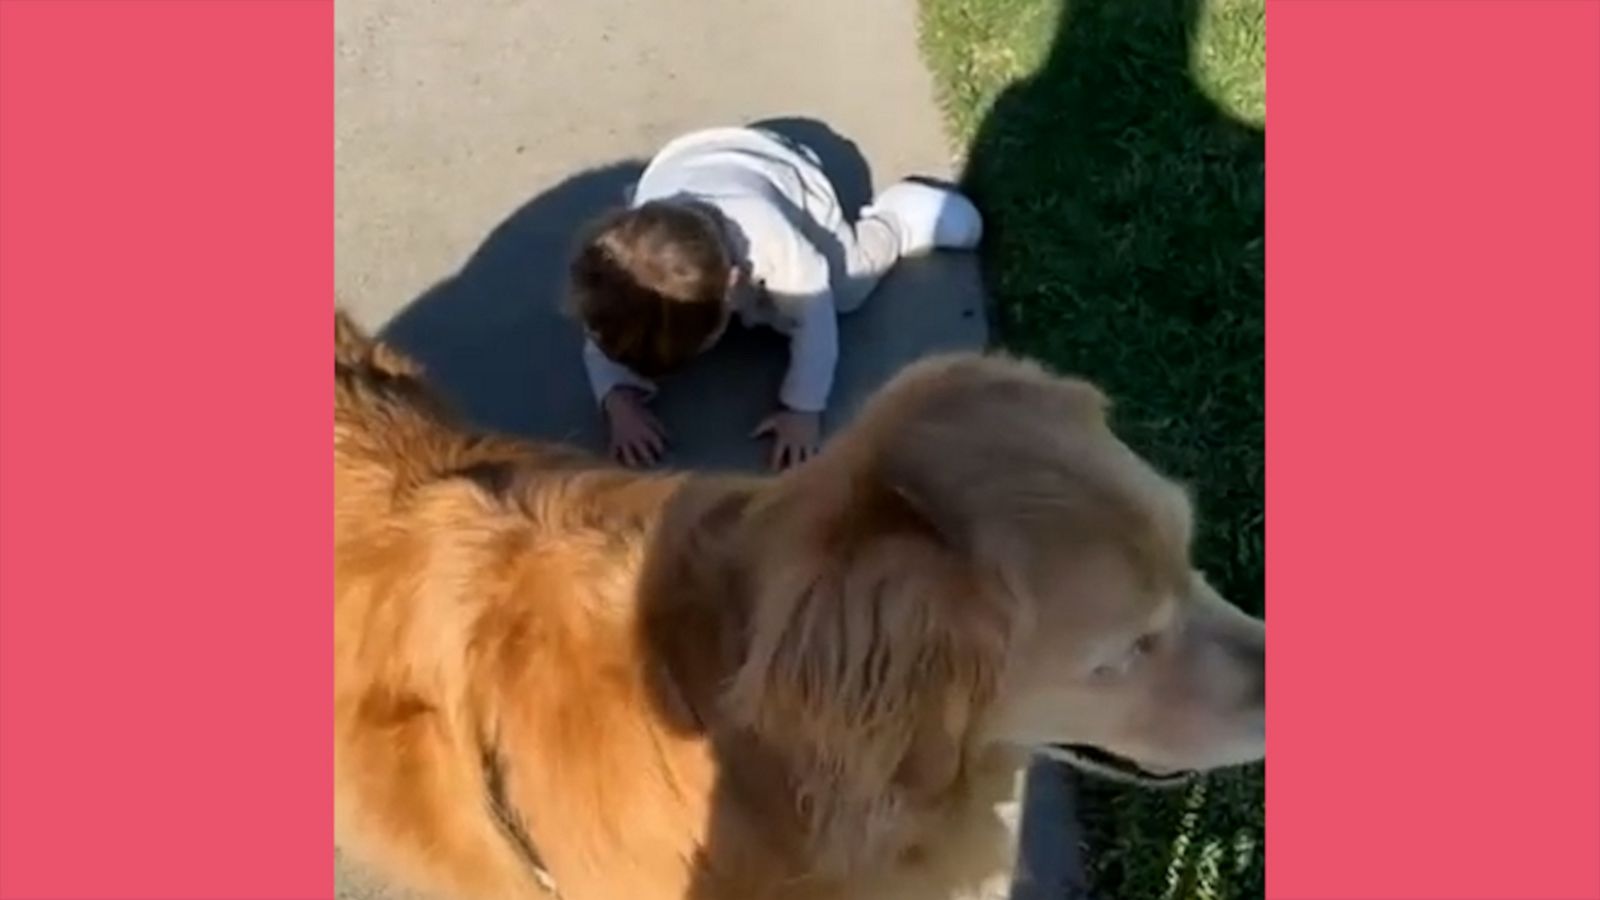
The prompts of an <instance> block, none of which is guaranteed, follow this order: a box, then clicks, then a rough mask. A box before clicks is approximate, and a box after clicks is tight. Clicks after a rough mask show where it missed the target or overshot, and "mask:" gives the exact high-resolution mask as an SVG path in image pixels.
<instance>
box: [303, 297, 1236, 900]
mask: <svg viewBox="0 0 1600 900" xmlns="http://www.w3.org/2000/svg"><path fill="white" fill-rule="evenodd" d="M335 329H336V337H335V367H334V368H335V378H334V384H335V398H336V401H335V422H334V466H335V496H334V540H335V560H336V562H335V585H334V591H335V607H334V622H335V644H334V653H335V684H334V703H335V721H334V760H335V813H336V823H337V830H338V840H339V842H340V844H341V846H343V847H345V848H346V849H347V850H349V851H351V852H352V853H355V854H357V855H359V856H363V857H365V858H366V859H367V860H369V861H371V862H373V863H375V864H377V865H378V866H379V867H380V868H381V869H384V870H386V871H388V872H389V873H390V874H391V875H392V876H394V877H396V878H398V879H400V880H402V881H404V882H407V883H409V884H412V885H415V886H418V887H421V888H423V889H429V890H432V891H435V892H437V893H439V894H440V895H442V896H446V897H454V898H459V900H475V898H483V900H500V898H515V897H539V896H547V895H549V894H548V892H550V891H551V890H553V891H554V892H555V893H557V894H558V895H559V896H561V897H564V898H567V900H620V898H629V900H653V898H662V900H667V898H692V900H733V898H739V900H752V898H772V900H803V898H813V900H847V898H863V900H864V898H869V897H870V898H902V897H903V898H913V897H915V898H923V900H927V898H939V897H956V896H965V895H975V894H977V893H978V892H979V891H982V890H987V889H993V888H994V887H995V886H996V885H1000V884H1003V883H1004V882H1005V881H1006V880H1007V879H1008V878H1009V873H1010V868H1011V861H1012V846H1011V835H1010V833H1009V831H1008V829H1007V828H1006V827H1005V826H1004V824H1003V823H1002V822H1001V820H1000V818H999V817H997V815H996V812H995V807H996V804H999V803H1002V802H1005V801H1007V800H1009V799H1011V798H1012V796H1013V793H1014V790H1015V780H1016V774H1017V772H1018V768H1019V766H1020V765H1021V764H1022V762H1023V761H1024V760H1025V758H1026V754H1027V753H1028V752H1029V751H1030V750H1032V749H1036V748H1038V747H1043V746H1047V745H1053V744H1056V743H1062V744H1065V743H1074V742H1079V743H1087V744H1094V745H1097V746H1099V747H1102V748H1105V749H1106V750H1108V751H1111V752H1114V753H1118V754H1123V755H1126V756H1128V757H1130V758H1131V759H1134V760H1137V761H1138V762H1139V763H1140V764H1141V765H1144V766H1147V767H1149V768H1151V769H1162V770H1164V769H1168V768H1182V767H1192V768H1204V767H1209V766H1215V765H1228V764H1232V763H1237V762H1244V761H1248V760H1250V759H1254V758H1259V756H1260V736H1259V731H1260V725H1259V712H1260V709H1259V707H1260V704H1259V702H1258V697H1259V694H1260V647H1261V643H1260V641H1261V640H1262V639H1264V632H1263V631H1262V630H1261V627H1260V623H1259V622H1256V621H1254V620H1249V619H1246V618H1245V617H1243V616H1241V615H1238V614H1237V613H1233V612H1231V609H1230V608H1227V607H1226V605H1225V604H1221V605H1219V604H1220V600H1218V599H1217V598H1216V597H1215V595H1214V594H1211V593H1210V592H1209V589H1208V588H1206V587H1205V586H1204V583H1203V581H1202V580H1200V579H1199V578H1198V576H1196V575H1195V574H1194V573H1193V572H1192V571H1191V569H1190V567H1189V563H1188V546H1187V545H1188V540H1189V528H1190V521H1189V515H1190V514H1189V507H1188V501H1187V499H1186V498H1185V497H1184V495H1183V493H1182V491H1181V490H1179V489H1178V488H1177V487H1176V486H1174V485H1172V484H1171V483H1170V482H1168V481H1166V480H1165V479H1163V478H1161V477H1160V476H1159V475H1157V474H1156V473H1155V472H1153V471H1152V470H1150V469H1149V468H1148V466H1146V465H1145V464H1144V463H1143V462H1142V461H1140V460H1139V459H1138V458H1137V457H1136V456H1134V455H1133V454H1132V453H1131V452H1130V451H1128V450H1127V449H1126V448H1125V447H1123V446H1122V445H1121V444H1120V443H1118V442H1117V441H1116V440H1115V439H1114V438H1113V437H1112V436H1111V434H1110V432H1109V430H1107V429H1106V428H1105V424H1104V407H1105V404H1104V401H1103V399H1102V398H1101V396H1100V394H1099V393H1098V392H1097V391H1096V390H1095V389H1094V388H1092V387H1090V386H1089V385H1087V384H1084V383H1082V382H1076V381H1071V380H1068V379H1061V378H1057V377H1055V376H1052V375H1049V374H1047V373H1045V372H1044V371H1042V370H1041V369H1039V368H1037V367H1035V366H1032V365H1029V364H1026V363H1020V362H1016V361H1012V360H1007V359H1002V358H986V357H980V356H975V355H958V356H952V357H947V358H942V359H937V360H933V361H930V362H925V363H921V364H919V365H916V366H914V367H912V368H911V369H910V370H908V371H907V372H906V373H904V374H902V375H901V376H900V377H899V378H897V379H896V380H895V381H894V382H893V383H892V384H891V385H890V386H888V387H887V388H886V389H884V390H883V391H882V392H881V393H880V394H879V396H878V397H876V398H875V399H874V400H873V401H872V402H871V403H869V405H868V406H867V408H866V409H865V410H864V411H863V413H862V415H861V416H860V417H859V420H858V421H857V423H856V424H855V425H853V426H851V427H850V428H848V429H846V430H845V431H844V432H843V433H842V434H841V435H839V436H838V437H837V438H836V439H835V440H834V441H833V442H832V443H831V444H830V446H829V447H828V449H826V450H825V452H824V453H823V454H822V455H821V456H820V457H818V458H817V459H816V460H814V461H813V462H811V463H808V464H807V465H806V466H803V467H801V468H800V469H798V470H795V471H793V472H791V473H788V474H786V475H784V476H781V477H777V478H771V479H767V478H753V477H752V478H746V477H732V476H689V475H682V474H638V473H632V472H627V471H623V470H619V469H616V468H613V467H611V466H609V465H607V464H605V463H603V462H601V461H597V460H593V459H590V458H589V457H587V456H585V455H583V454H580V453H578V452H576V451H572V450H569V449H566V448H561V447H556V446H550V445H544V444H539V443H532V442H526V441H519V440H512V439H507V438H501V437H496V436H491V435H484V434H480V433H477V432H475V431H474V430H472V429H470V428H467V427H464V426H463V425H461V424H459V423H457V422H455V421H454V420H453V419H452V417H451V415H450V413H449V411H448V410H446V409H445V408H444V407H443V405H442V404H440V403H439V402H438V401H437V400H436V399H435V398H434V396H433V394H432V393H431V392H430V390H429V388H428V387H427V385H426V384H425V383H424V382H423V381H422V380H421V374H420V372H419V370H418V368H417V367H416V366H415V365H414V364H413V363H412V362H410V361H409V360H407V359H406V358H404V357H403V356H401V355H400V354H398V353H396V352H394V351H393V350H391V349H389V348H387V347H385V346H383V345H381V344H378V343H375V342H373V341H371V340H369V339H368V338H367V337H365V336H364V335H363V334H361V332H360V331H359V330H358V329H357V328H355V326H354V325H352V324H351V323H350V322H349V321H348V320H347V319H346V318H345V317H344V316H343V315H337V316H336V324H335ZM1196 642H1203V643H1196ZM1063 752H1066V751H1063ZM552 885H553V889H552V887H551V886H552Z"/></svg>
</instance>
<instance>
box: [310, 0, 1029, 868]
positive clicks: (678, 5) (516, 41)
mask: <svg viewBox="0 0 1600 900" xmlns="http://www.w3.org/2000/svg"><path fill="white" fill-rule="evenodd" d="M915 34H916V30H915V8H914V3H913V0H872V2H867V3H863V2H859V0H806V2H803V3H798V2H793V0H582V2H556V0H472V2H471V3H461V2H459V0H339V2H338V3H336V4H335V42H336V54H337V61H336V85H337V87H336V94H337V96H336V100H337V123H336V132H335V191H334V193H335V204H336V206H335V242H336V254H337V264H336V269H335V288H336V293H337V297H338V299H339V302H340V303H341V304H343V305H344V306H345V307H346V308H348V309H350V310H351V311H352V312H353V313H354V314H355V315H356V317H357V318H358V319H360V320H361V321H362V322H363V323H364V324H366V325H367V326H369V327H372V328H380V329H382V331H383V333H384V334H385V336H386V337H388V338H389V339H391V340H393V341H394V342H396V343H397V344H399V345H401V346H403V347H405V348H407V349H408V350H410V351H411V352H412V353H414V354H416V355H417V356H419V357H420V358H421V359H422V361H423V362H424V363H425V364H426V365H427V366H428V368H429V369H430V372H431V374H432V375H433V377H434V378H435V380H436V381H437V382H439V384H440V385H441V386H442V387H443V388H444V389H445V391H446V392H447V393H449V394H451V395H452V397H453V399H454V400H455V401H456V403H457V404H458V405H459V406H460V407H462V408H463V409H464V410H465V411H466V412H467V413H468V414H469V415H470V416H472V417H473V418H475V419H477V420H478V421H479V422H481V423H483V424H485V425H487V426H490V427H494V428H498V429H502V430H508V431H512V432H516V433H522V434H528V435H533V436H539V437H547V438H558V439H566V440H570V441H574V442H578V443H583V444H588V445H590V446H597V445H598V440H599V436H600V434H599V428H598V424H599V423H598V420H597V418H596V416H595V412H594V408H593V404H592V401H591V400H590V399H589V396H588V393H587V389H586V387H585V385H584V382H583V377H582V367H581V365H580V362H579V356H578V351H579V337H578V333H577V330H576V329H575V328H574V327H573V326H572V324H571V323H570V322H567V321H566V320H565V319H564V318H563V317H562V316H561V315H560V314H559V312H558V308H557V305H558V303H559V299H560V293H561V284H562V276H563V272H564V264H565V259H566V255H567V252H568V250H569V248H570V246H571V242H572V236H573V230H574V228H575V227H576V226H577V225H579V224H580V223H581V222H583V221H584V220H585V219H587V218H589V217H590V216H592V215H594V214H595V213H597V212H599V211H601V210H603V209H605V208H606V207H608V206H610V205H612V204H614V203H616V202H618V200H619V198H620V197H621V193H622V191H623V189H624V188H625V187H626V186H627V185H628V184H629V183H630V182H631V180H632V179H633V177H634V176H635V175H636V174H637V172H638V171H639V168H640V166H641V164H642V161H643V160H645V159H646V158H648V156H649V155H650V154H651V153H652V152H653V151H654V150H655V149H656V148H658V147H659V146H660V145H661V144H662V143H663V142H665V141H666V140H668V139H669V138H671V137H673V136H675V135H677V134H680V133H682V132H684V131H687V130H690V129H694V128H699V127H705V126H708V125H719V124H738V123H746V122H754V121H762V120H766V121H768V122H770V123H772V124H773V126H774V127H777V128H779V129H780V130H785V131H787V132H788V133H790V134H791V135H793V136H795V137H798V138H800V139H801V140H804V141H807V142H808V143H810V144H811V145H812V146H814V147H816V148H817V149H818V151H819V152H820V153H821V155H822V156H823V159H824V162H825V164H826V165H827V167H828V169H829V170H830V173H831V174H832V175H833V177H834V179H835V181H836V182H837V183H839V184H840V186H841V192H842V193H843V194H844V196H845V200H846V202H847V205H849V206H851V208H854V207H855V206H857V205H859V204H860V203H863V202H865V201H866V199H867V198H868V197H870V195H871V193H872V190H873V188H874V186H882V185H883V184H886V183H887V182H889V181H891V180H893V179H895V178H897V177H900V176H902V175H907V174H921V175H928V176H935V177H945V176H949V175H950V174H951V170H952V160H951V158H950V154H949V153H948V152H947V149H946V142H945V139H944V137H943V134H942V131H941V126H940V121H939V116H938V114H937V112H936V110H935V107H934V104H933V101H932V85H931V82H930V80H929V77H928V75H927V73H926V72H925V70H924V69H923V67H922V63H921V60H920V58H919V56H918V53H917V49H916V42H915ZM774 120H777V121H774ZM986 341H987V331H986V327H985V316H984V309H983V298H982V291H981V285H980V279H979V275H978V271H977V266H976V261H975V259H974V257H972V256H971V255H966V254H957V255H948V256H938V257H934V258H930V259H927V260H921V261H917V262H914V263H908V264H905V265H903V266H902V267H901V268H900V269H898V270H897V271H896V273H895V274H894V275H892V276H891V277H890V278H889V279H887V280H886V281H885V282H884V284H883V285H882V286H881V287H880V288H879V290H878V292H877V293H875V294H874V296H873V297H872V298H871V299H870V300H869V302H868V303H867V305H866V307H865V308H864V309H863V310H862V311H861V312H858V313H856V314H855V315H853V316H850V317H847V318H846V319H845V320H843V322H842V323H841V342H842V361H841V367H840V372H839V379H838V388H837V390H836V394H835V399H834V403H833V406H832V408H831V410H830V417H829V418H830V421H829V427H830V428H831V427H836V426H837V425H838V424H839V423H840V422H842V421H844V420H845V419H847V418H848V416H849V414H850V413H851V412H852V411H853V410H854V409H855V408H856V407H857V406H858V405H859V403H860V402H861V400H862V399H863V398H864V397H865V396H866V395H867V394H868V393H870V392H871V390H872V389H874V388H875V387H876V386H878V385H879V384H881V383H882V382H883V380H884V379H886V378H887V377H889V376H890V375H891V374H893V372H894V371H896V370H897V369H899V368H900V367H901V366H902V365H904V364H905V363H906V362H908V361H910V360H912V359H915V358H917V357H919V356H922V355H925V354H927V353H930V352H935V351H938V350H943V349H953V348H975V347H981V346H983V345H984V344H985V343H986ZM783 357H784V353H783V347H782V345H781V343H779V342H778V340H777V339H776V338H775V336H772V335H761V334H747V333H736V334H732V335H730V336H729V338H728V339H726V340H725V341H724V342H723V343H722V344H721V345H719V347H718V348H717V349H716V350H715V351H714V353H713V354H712V355H711V356H710V357H709V358H708V359H706V360H704V361H703V363H702V364H698V365H697V366H696V367H694V369H692V370H691V371H690V372H687V373H685V374H684V375H683V376H681V377H679V378H677V379H674V380H673V381H672V382H670V383H669V384H668V385H666V388H665V390H664V391H663V396H662V398H661V400H660V404H659V406H660V409H659V411H660V412H661V415H662V418H663V419H664V420H665V422H666V423H667V425H668V427H669V428H671V429H672V430H673V435H674V439H675V444H674V456H673V459H672V462H674V463H675V464H678V465H686V466H701V467H704V466H717V467H724V466H734V467H744V466H752V465H755V464H756V463H757V462H758V460H759V454H760V452H761V447H760V446H759V445H757V444H755V443H754V442H751V441H749V440H747V439H746V437H745V435H746V433H747V432H748V431H749V429H750V428H751V427H752V426H753V425H754V424H755V422H756V421H758V420H759V419H760V418H761V416H763V415H764V414H765V413H766V412H767V411H768V409H769V406H770V404H771V402H772V397H773V392H774V391H775V388H776V385H777V382H778V379H779V378H780V376H781V373H782V368H783ZM708 398H712V399H711V402H710V403H708ZM713 404H714V405H713ZM1059 815H1060V814H1059V810H1057V811H1056V812H1052V813H1051V814H1050V815H1049V816H1048V818H1049V819H1051V820H1055V819H1057V818H1059ZM1058 840H1059V838H1053V839H1052V841H1051V842H1052V843H1054V842H1056V841H1058ZM1046 855H1047V856H1050V857H1055V856H1057V855H1058V853H1057V852H1056V848H1053V847H1051V848H1048V850H1047V853H1046ZM335 868H336V874H335V880H336V883H337V892H338V896H339V897H341V898H350V900H356V898H362V900H398V898H401V897H405V896H406V895H405V894H403V893H400V892H394V891H392V890H389V889H387V888H385V887H383V886H382V885H379V884H377V883H375V882H373V881H371V880H369V879H367V878H365V877H363V875H362V874H361V873H360V872H359V871H358V870H357V869H356V868H355V867H353V866H352V865H350V864H349V863H348V861H347V860H345V859H344V858H343V857H337V858H336V862H335Z"/></svg>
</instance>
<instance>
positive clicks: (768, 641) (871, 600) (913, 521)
mask: <svg viewBox="0 0 1600 900" xmlns="http://www.w3.org/2000/svg"><path fill="white" fill-rule="evenodd" d="M835 483H837V482H835ZM791 499H793V500H794V501H795V502H794V503H791V504H787V505H783V506H775V507H772V508H771V509H769V510H767V511H766V512H767V513H768V515H764V516H762V518H763V519H766V521H765V522H764V523H761V524H760V525H759V527H758V526H757V525H752V533H754V534H759V535H760V536H759V538H757V540H759V541H760V542H761V544H762V546H763V548H764V550H765V552H763V553H762V554H761V557H763V558H764V559H765V562H764V564H763V568H762V569H761V570H760V571H759V572H758V573H756V577H755V578H754V579H753V580H754V581H755V583H756V584H758V585H759V587H758V588H757V591H758V596H757V599H756V604H755V608H754V610H753V611H752V615H753V619H752V621H751V628H750V642H749V646H748V650H747V655H746V658H745V659H744V661H743V664H742V666H741V668H740V669H739V671H738V672H737V674H736V676H735V678H734V681H733V684H732V686H731V689H730V693H729V696H728V699H729V701H730V706H731V712H732V713H733V714H734V715H735V716H736V717H737V718H738V719H739V720H740V721H742V722H743V723H745V724H746V725H747V726H749V727H750V728H751V729H752V730H753V731H754V732H755V734H756V735H757V736H758V737H759V738H760V739H761V740H762V741H763V742H764V743H765V744H767V745H768V746H769V747H771V748H773V749H774V750H775V751H776V752H778V753H780V754H782V755H783V757H784V758H786V759H787V760H789V761H790V765H791V773H792V775H793V776H794V777H795V779H796V790H797V793H798V797H797V800H798V802H799V804H800V807H801V808H800V810H799V812H800V813H801V814H802V816H803V817H804V818H805V820H806V822H807V824H808V825H809V827H810V831H811V837H812V840H813V852H814V854H815V860H816V862H817V864H818V865H819V866H822V867H823V868H825V869H828V870H832V871H834V872H846V871H849V870H850V868H851V867H852V865H853V864H854V861H858V860H862V859H866V858H868V857H870V856H873V855H874V854H881V853H883V852H884V851H885V850H891V851H892V850H893V849H894V848H895V845H896V844H897V843H899V842H901V841H903V840H906V839H909V838H911V837H912V835H909V834H906V833H904V831H905V829H906V828H909V827H911V824H912V823H914V822H915V821H917V817H916V816H915V815H913V814H912V813H913V811H914V810H915V808H916V807H917V806H918V805H919V804H925V803H930V802H933V801H934V800H936V799H937V798H938V797H939V796H940V795H941V794H942V793H943V792H944V791H946V790H947V789H948V788H950V787H951V785H952V784H953V783H954V782H955V781H956V779H957V778H958V777H959V775H960V770H961V765H962V762H963V755H964V750H965V742H966V737H967V734H968V730H969V727H970V725H971V722H972V720H973V718H974V716H975V715H976V713H977V712H978V710H979V708H980V707H981V705H982V704H983V703H984V702H985V700H986V699H987V698H988V697H989V696H990V695H991V693H992V691H993V686H994V682H995V680H996V678H997V676H998V670H999V667H1000V664H1001V661H1002V658H1003V655H1004V648H1005V645H1006V642H1007V638H1008V634H1009V622H1008V619H1007V615H1006V613H1005V611H1004V610H1003V609H1001V608H998V607H997V606H996V605H995V604H994V603H993V599H992V598H993V592H992V591H991V590H988V589H986V586H985V585H984V584H983V583H982V581H983V576H982V573H981V572H980V571H978V570H977V569H976V568H975V567H974V566H973V565H972V563H971V560H970V559H969V558H968V557H966V555H965V554H963V553H961V552H959V551H958V550H957V549H955V548H953V547H952V546H951V545H950V544H949V543H948V542H947V540H946V538H945V536H944V535H943V533H942V531H943V526H941V525H939V524H938V523H935V522H933V521H931V520H930V519H929V518H928V517H927V516H926V514H925V511H924V510H923V509H921V508H919V506H918V504H917V502H916V501H915V500H913V499H912V498H910V497H908V496H907V495H906V494H905V493H903V492H901V491H899V490H896V489H894V488H892V487H890V486H886V485H882V484H868V485H862V484H860V483H857V484H855V485H854V486H853V487H852V488H850V489H849V490H847V491H844V492H841V493H839V494H837V495H835V496H833V497H831V498H830V497H829V496H828V495H827V491H826V489H821V488H819V489H814V490H802V491H796V492H794V493H793V494H792V495H791Z"/></svg>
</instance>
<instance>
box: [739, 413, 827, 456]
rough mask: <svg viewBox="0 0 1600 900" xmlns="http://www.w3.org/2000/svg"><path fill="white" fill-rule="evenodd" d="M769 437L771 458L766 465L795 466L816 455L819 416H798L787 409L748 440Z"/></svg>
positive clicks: (770, 417)
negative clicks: (770, 439)
mask: <svg viewBox="0 0 1600 900" xmlns="http://www.w3.org/2000/svg"><path fill="white" fill-rule="evenodd" d="M769 434H770V435H772V456H771V458H770V459H769V460H768V464H769V465H771V466H772V468H773V469H775V470H776V469H787V468H789V467H790V466H797V465H799V464H801V463H803V462H805V461H806V460H808V459H810V458H811V457H813V456H816V455H817V449H818V446H819V444H820V443H821V434H822V415H821V414H820V413H814V412H797V411H795V410H792V409H786V410H784V411H783V412H780V413H774V414H772V415H770V416H768V417H767V418H766V420H765V421H763V422H762V423H761V424H760V425H757V426H756V430H755V431H753V432H751V433H750V436H751V437H763V436H765V435H769Z"/></svg>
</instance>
